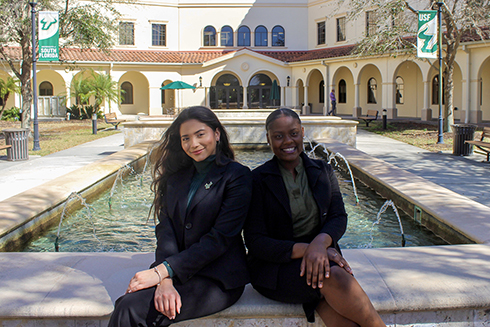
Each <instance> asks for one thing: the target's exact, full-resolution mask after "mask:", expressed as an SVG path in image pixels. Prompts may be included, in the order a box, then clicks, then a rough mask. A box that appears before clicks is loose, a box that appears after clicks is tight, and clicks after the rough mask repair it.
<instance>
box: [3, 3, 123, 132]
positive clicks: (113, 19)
mask: <svg viewBox="0 0 490 327" xmlns="http://www.w3.org/2000/svg"><path fill="white" fill-rule="evenodd" d="M123 1H124V2H125V1H129V0H123ZM123 1H118V2H123ZM114 2H115V0H98V1H91V2H80V1H73V0H72V1H70V0H40V1H39V3H38V4H37V7H36V11H39V10H50V11H58V12H59V14H60V52H61V53H62V49H63V47H66V46H78V47H80V48H82V49H86V48H98V49H101V50H106V49H109V48H110V47H111V46H112V45H113V42H114V40H116V38H115V37H114V36H115V33H116V31H117V25H116V24H117V18H118V16H119V13H118V12H117V10H116V9H115V7H114ZM31 40H32V35H31V10H30V5H29V2H28V0H15V1H13V0H0V57H1V58H2V59H3V60H5V61H6V62H7V63H8V65H9V67H10V69H11V70H12V72H13V73H14V74H15V75H16V77H17V78H18V79H19V80H20V84H21V96H22V127H24V128H26V127H29V126H30V108H31V104H32V90H31V71H32V50H31V45H32V44H31V42H32V41H31ZM19 47H20V55H19V53H18V52H19V50H18V48H19ZM19 57H20V60H19V59H17V58H19Z"/></svg>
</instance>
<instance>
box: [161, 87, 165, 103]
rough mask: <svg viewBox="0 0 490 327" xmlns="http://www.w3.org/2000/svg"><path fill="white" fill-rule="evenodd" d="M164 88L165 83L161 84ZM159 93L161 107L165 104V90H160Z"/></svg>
mask: <svg viewBox="0 0 490 327" xmlns="http://www.w3.org/2000/svg"><path fill="white" fill-rule="evenodd" d="M164 86H165V82H163V83H162V87H164ZM160 91H161V92H162V105H164V104H165V90H162V89H160Z"/></svg>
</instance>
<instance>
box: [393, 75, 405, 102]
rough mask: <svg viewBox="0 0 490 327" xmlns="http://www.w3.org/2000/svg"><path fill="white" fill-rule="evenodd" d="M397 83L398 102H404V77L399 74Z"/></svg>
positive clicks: (396, 94)
mask: <svg viewBox="0 0 490 327" xmlns="http://www.w3.org/2000/svg"><path fill="white" fill-rule="evenodd" d="M395 83H396V93H395V100H396V104H403V103H404V95H405V91H404V87H405V86H404V81H403V78H401V77H400V76H398V77H397V78H396V80H395Z"/></svg>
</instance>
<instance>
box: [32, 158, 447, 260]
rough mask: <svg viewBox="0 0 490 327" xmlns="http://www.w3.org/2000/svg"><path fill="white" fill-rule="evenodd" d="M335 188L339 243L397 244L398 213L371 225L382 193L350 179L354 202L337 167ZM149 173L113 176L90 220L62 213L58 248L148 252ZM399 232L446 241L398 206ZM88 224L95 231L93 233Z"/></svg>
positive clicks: (38, 248) (415, 239)
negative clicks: (344, 218)
mask: <svg viewBox="0 0 490 327" xmlns="http://www.w3.org/2000/svg"><path fill="white" fill-rule="evenodd" d="M236 156H237V161H239V162H241V163H242V164H244V165H247V166H249V167H250V168H251V169H253V168H255V167H256V166H258V165H260V164H262V163H263V162H265V161H267V160H269V159H270V158H271V157H272V154H271V152H270V151H267V150H265V151H263V150H240V151H236ZM337 178H338V180H339V184H340V188H341V192H342V194H343V198H344V203H345V206H346V210H347V213H348V214H349V220H348V221H349V222H348V227H347V232H346V233H345V235H344V236H343V238H342V239H341V240H340V242H339V243H340V246H341V247H342V248H366V247H377V248H379V247H400V246H401V235H400V227H399V223H398V219H397V217H396V215H395V214H394V212H393V210H391V209H390V208H389V209H388V210H387V211H386V212H385V213H383V214H382V216H381V222H380V223H379V224H375V225H373V223H374V222H375V221H376V216H377V213H378V211H379V209H380V208H381V206H382V205H383V203H384V202H385V200H386V199H383V198H381V197H380V196H379V195H378V194H376V192H374V191H373V190H371V189H369V188H368V187H366V186H365V185H364V184H362V183H361V182H359V181H356V187H357V193H358V198H359V204H357V205H356V198H355V195H354V191H353V188H352V183H351V181H350V177H349V176H348V174H346V173H344V172H342V171H337ZM150 184H151V176H150V174H149V172H148V171H147V172H146V173H145V174H142V175H141V174H135V173H132V174H130V175H129V176H128V177H126V178H124V180H123V181H122V182H121V181H120V180H118V181H117V184H116V187H115V188H114V194H113V195H112V198H111V201H110V202H111V209H109V198H110V190H108V191H107V192H105V193H104V194H103V195H102V196H101V197H99V199H97V200H96V201H94V202H92V203H91V204H90V211H91V215H92V217H93V222H92V220H91V219H89V218H88V215H87V209H81V210H78V211H77V212H75V213H73V214H72V215H70V216H68V217H65V218H64V219H63V222H62V224H61V229H60V238H59V248H60V251H61V252H111V251H112V252H124V251H131V252H153V251H154V250H155V235H154V227H155V225H154V223H153V219H150V220H148V212H149V210H150V207H151V203H152V200H153V194H152V192H151V190H150ZM398 212H399V214H400V217H401V220H402V224H403V229H404V232H405V239H406V246H429V245H443V244H447V243H446V242H445V241H444V240H442V239H441V238H439V237H437V236H436V235H434V234H433V233H432V232H431V231H429V230H428V229H426V228H425V227H423V226H421V225H419V224H418V223H416V222H415V221H414V220H413V219H412V218H411V217H410V216H408V215H406V214H405V213H403V212H402V211H400V210H399V211H398ZM94 228H95V234H96V237H95V236H94ZM57 233H58V226H56V227H54V228H53V229H51V230H50V231H48V232H47V233H46V234H45V235H44V236H43V237H41V238H39V239H37V240H34V241H32V242H31V244H29V245H28V246H27V247H26V248H25V249H24V251H28V252H45V251H50V252H52V251H54V242H55V239H56V235H57Z"/></svg>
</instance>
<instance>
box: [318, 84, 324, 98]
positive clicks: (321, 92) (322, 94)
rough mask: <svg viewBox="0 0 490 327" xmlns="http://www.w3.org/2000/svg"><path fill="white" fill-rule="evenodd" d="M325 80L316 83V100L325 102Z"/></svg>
mask: <svg viewBox="0 0 490 327" xmlns="http://www.w3.org/2000/svg"><path fill="white" fill-rule="evenodd" d="M324 90H325V81H324V80H321V82H320V85H318V95H319V96H318V102H319V103H325V92H324Z"/></svg>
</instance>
